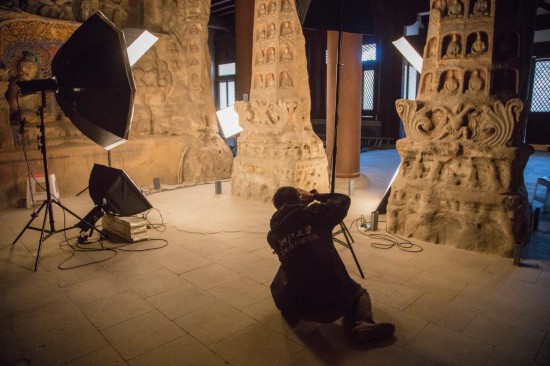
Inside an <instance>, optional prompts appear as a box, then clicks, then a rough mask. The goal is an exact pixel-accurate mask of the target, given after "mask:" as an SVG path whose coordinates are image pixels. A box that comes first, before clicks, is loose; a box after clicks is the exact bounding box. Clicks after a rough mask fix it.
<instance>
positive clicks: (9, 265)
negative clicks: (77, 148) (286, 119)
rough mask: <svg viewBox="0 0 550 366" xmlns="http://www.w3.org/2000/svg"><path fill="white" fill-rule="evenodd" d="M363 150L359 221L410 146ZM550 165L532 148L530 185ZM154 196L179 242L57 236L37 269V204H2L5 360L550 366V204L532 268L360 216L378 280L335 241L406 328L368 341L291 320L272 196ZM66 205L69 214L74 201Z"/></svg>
mask: <svg viewBox="0 0 550 366" xmlns="http://www.w3.org/2000/svg"><path fill="white" fill-rule="evenodd" d="M361 161H362V171H363V173H364V174H365V175H366V176H368V177H369V179H370V180H371V185H370V186H369V187H367V188H356V189H355V192H354V194H353V195H352V207H351V209H350V213H349V215H348V218H347V219H346V223H348V224H349V223H350V222H351V221H352V220H354V219H356V218H358V217H360V216H361V215H365V217H367V218H368V216H369V214H370V212H371V211H373V210H374V209H375V208H376V206H377V205H378V202H379V201H380V198H381V196H382V195H383V192H384V190H385V188H386V185H387V184H388V181H389V179H390V178H391V176H392V175H393V173H394V170H395V167H396V166H397V165H398V163H399V158H398V156H397V154H396V152H395V150H388V151H371V152H367V153H363V154H362V157H361ZM549 167H550V155H549V154H548V153H537V154H535V155H534V156H533V157H532V158H531V160H530V162H529V165H528V169H527V172H526V184H527V187H528V191H529V193H530V194H532V187H533V184H534V179H536V177H537V176H540V175H547V174H549ZM129 174H130V175H131V172H129ZM530 187H531V188H530ZM61 193H62V192H61ZM149 199H150V201H151V202H152V204H153V205H154V206H155V208H157V209H158V212H151V214H150V215H149V219H150V220H151V221H152V222H155V223H159V222H160V221H161V215H162V218H163V220H164V223H165V224H166V231H164V232H155V231H153V230H149V233H150V236H151V237H153V238H162V239H165V240H167V241H168V242H169V244H168V246H166V247H164V248H162V249H157V250H149V251H137V250H139V249H147V248H153V247H159V246H162V245H163V244H164V242H163V241H152V242H147V243H140V244H136V245H132V246H128V247H124V249H127V250H128V251H122V250H118V251H117V252H116V253H115V252H114V251H101V252H95V251H87V252H78V253H77V254H76V255H75V256H74V257H72V258H70V256H71V252H70V250H69V248H67V246H66V245H64V244H63V241H64V240H65V237H64V234H62V233H58V234H55V235H54V236H52V237H51V238H49V239H48V240H47V241H46V242H45V243H44V245H43V250H42V253H41V255H40V265H39V270H38V271H37V272H33V271H32V269H33V265H34V257H33V255H34V254H35V253H36V249H37V243H38V233H37V232H33V231H27V232H25V233H24V235H23V236H22V238H21V240H20V242H18V243H17V244H16V245H15V246H12V245H11V242H12V241H13V239H14V238H15V236H16V235H17V234H18V233H19V232H20V231H21V229H22V228H23V226H24V225H25V223H26V222H27V221H28V220H29V217H30V216H29V215H30V210H21V209H10V210H4V211H1V212H0V238H1V239H0V276H1V280H0V364H1V365H30V364H32V365H65V364H67V365H124V364H129V365H227V364H231V365H326V364H331V365H416V364H417V365H549V364H550V312H549V311H548V309H550V256H549V255H548V253H549V252H550V251H548V248H545V247H548V246H550V240H549V237H550V235H549V234H550V231H549V230H550V229H549V227H550V225H549V220H548V215H546V216H543V217H542V219H543V220H542V221H541V223H540V225H539V232H538V233H536V235H535V236H534V238H535V240H536V243H535V244H533V245H534V246H536V248H535V250H533V249H530V247H531V246H533V245H530V246H527V247H526V250H525V253H526V256H527V257H528V258H529V259H526V260H524V262H523V263H524V265H523V266H521V267H515V266H513V265H512V260H511V259H505V258H496V257H492V256H487V255H484V254H479V253H473V252H467V251H463V250H459V249H455V248H453V247H451V246H443V245H434V244H429V243H419V244H420V245H421V246H422V247H423V249H424V250H423V251H422V252H420V253H407V252H404V251H400V250H398V249H397V248H392V249H389V250H381V249H375V248H373V247H372V246H371V245H370V244H371V242H372V240H371V238H369V237H368V236H367V235H365V234H362V233H359V232H358V231H357V229H356V228H354V227H352V228H351V230H352V234H353V236H354V239H355V245H354V249H355V253H356V254H357V257H358V259H359V262H360V264H361V266H362V269H363V271H364V272H365V275H366V279H365V280H362V279H361V278H360V277H359V273H358V270H357V267H356V266H355V263H354V262H353V259H352V256H351V254H350V251H349V250H348V249H346V248H344V247H343V246H340V245H339V246H338V250H339V251H340V254H341V256H342V258H343V260H344V262H345V263H346V265H347V267H348V269H349V271H350V273H351V274H352V276H353V277H354V278H355V279H356V280H357V281H358V282H360V283H362V284H363V285H364V286H365V287H366V288H368V290H369V292H370V293H371V296H372V298H373V301H374V311H375V317H376V319H377V320H378V321H390V322H394V323H395V324H396V326H397V332H396V337H395V339H394V340H393V341H391V342H387V343H384V344H377V345H376V346H369V347H365V348H357V347H354V346H353V345H351V343H350V341H349V339H348V337H347V335H346V333H345V332H344V331H343V329H342V327H341V324H340V323H338V322H337V323H335V324H327V325H319V324H314V323H301V324H300V325H299V326H298V327H297V328H296V329H294V330H292V329H290V328H289V327H288V326H287V325H286V324H285V322H284V321H283V319H282V317H281V316H280V314H279V312H278V311H277V309H276V308H275V306H274V304H273V301H272V299H271V297H270V292H269V284H270V281H271V279H272V277H273V275H274V273H275V271H276V269H277V266H278V262H277V259H276V257H275V256H274V255H273V254H272V253H271V251H270V250H269V248H268V246H267V243H266V240H265V236H266V232H267V230H268V222H269V218H270V216H271V214H272V213H273V209H272V207H271V204H270V203H260V202H253V201H245V200H241V199H238V198H235V197H232V196H231V195H230V187H229V182H225V183H223V193H222V194H220V195H216V194H215V189H214V185H203V186H197V187H192V188H185V189H177V190H171V191H165V192H162V193H157V194H153V195H151V196H149ZM63 203H64V204H65V206H67V207H69V208H70V209H71V210H74V211H75V212H77V213H78V214H79V215H84V214H86V213H87V211H88V210H89V209H90V208H91V201H90V200H89V198H86V197H78V198H66V199H63ZM55 218H56V224H57V225H58V227H62V226H63V225H64V223H63V221H64V216H63V214H62V213H61V212H60V211H58V210H56V211H55ZM66 220H67V222H68V223H70V222H72V221H73V220H72V218H71V217H69V216H67V218H66ZM38 221H39V220H38ZM381 224H382V223H381ZM67 225H68V224H67ZM380 229H383V228H382V227H381V228H380ZM74 235H75V230H72V231H69V232H67V236H68V237H69V239H70V236H74ZM71 242H74V240H71ZM112 246H113V245H112V244H109V243H105V247H112ZM85 247H86V248H91V247H92V246H91V245H87V246H85ZM132 250H133V251H132ZM115 254H116V255H115ZM111 257H112V258H111ZM68 258H70V259H69V260H68V261H66V260H67V259H68ZM109 258H110V259H109ZM104 259H108V260H105V261H103V262H99V263H96V264H93V265H90V266H85V267H80V268H76V269H71V270H60V269H58V266H60V265H61V266H73V265H78V264H84V263H87V262H92V261H100V260H104Z"/></svg>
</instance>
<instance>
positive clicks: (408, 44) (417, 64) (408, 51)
mask: <svg viewBox="0 0 550 366" xmlns="http://www.w3.org/2000/svg"><path fill="white" fill-rule="evenodd" d="M392 43H393V45H394V46H395V48H397V50H398V51H399V52H400V53H401V55H403V57H405V59H406V60H407V61H408V62H409V63H410V64H411V65H412V66H413V67H414V68H415V69H416V71H418V73H421V72H422V63H423V59H422V52H421V51H420V52H419V51H417V49H416V48H415V46H414V45H413V43H414V42H412V37H411V36H407V37H401V38H399V39H398V40H397V41H393V42H392Z"/></svg>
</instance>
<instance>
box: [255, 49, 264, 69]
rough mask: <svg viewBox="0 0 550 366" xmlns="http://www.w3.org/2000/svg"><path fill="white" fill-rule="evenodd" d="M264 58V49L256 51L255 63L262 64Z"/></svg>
mask: <svg viewBox="0 0 550 366" xmlns="http://www.w3.org/2000/svg"><path fill="white" fill-rule="evenodd" d="M264 60H265V56H264V51H263V50H259V51H258V52H256V65H263V63H264Z"/></svg>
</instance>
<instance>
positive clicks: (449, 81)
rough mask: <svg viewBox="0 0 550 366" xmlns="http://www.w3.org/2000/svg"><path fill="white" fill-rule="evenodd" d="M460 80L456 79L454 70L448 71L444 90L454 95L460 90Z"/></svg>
mask: <svg viewBox="0 0 550 366" xmlns="http://www.w3.org/2000/svg"><path fill="white" fill-rule="evenodd" d="M458 86H459V85H458V80H456V78H455V76H454V73H453V70H449V71H447V74H446V76H445V83H444V84H443V91H444V92H445V94H448V95H453V94H456V93H457V91H458Z"/></svg>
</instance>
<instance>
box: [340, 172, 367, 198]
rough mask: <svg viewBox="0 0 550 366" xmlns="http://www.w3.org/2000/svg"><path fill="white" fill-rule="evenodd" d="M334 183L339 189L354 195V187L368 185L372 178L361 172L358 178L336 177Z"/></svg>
mask: <svg viewBox="0 0 550 366" xmlns="http://www.w3.org/2000/svg"><path fill="white" fill-rule="evenodd" d="M350 182H352V183H350ZM334 184H335V188H336V190H337V191H339V192H346V193H347V194H349V195H352V194H353V190H354V189H358V188H366V187H368V186H369V185H370V179H369V177H367V176H366V175H362V174H361V175H360V176H358V177H356V178H336V181H335V182H334ZM350 188H351V189H350Z"/></svg>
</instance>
